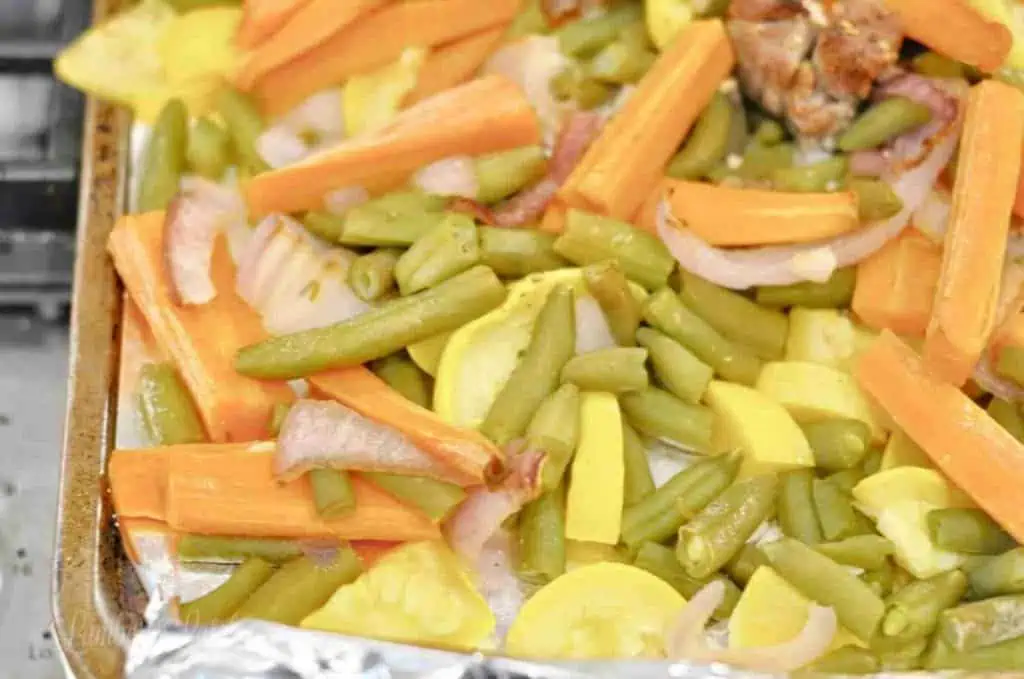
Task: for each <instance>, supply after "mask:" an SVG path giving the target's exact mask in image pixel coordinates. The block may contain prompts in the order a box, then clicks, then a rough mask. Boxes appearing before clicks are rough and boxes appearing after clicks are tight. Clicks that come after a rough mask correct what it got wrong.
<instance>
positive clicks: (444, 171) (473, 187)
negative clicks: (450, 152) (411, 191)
mask: <svg viewBox="0 0 1024 679" xmlns="http://www.w3.org/2000/svg"><path fill="white" fill-rule="evenodd" d="M412 183H413V184H414V185H415V186H416V187H418V188H419V189H420V190H422V191H423V192H424V193H429V194H432V195H435V196H456V197H460V198H476V196H477V194H478V193H479V192H480V182H479V181H477V177H476V167H475V166H474V164H473V159H472V158H470V157H469V156H452V157H451V158H442V159H441V160H438V161H435V162H433V163H431V164H430V165H427V166H426V167H424V168H423V169H421V170H419V171H418V172H417V173H416V174H415V175H413V178H412Z"/></svg>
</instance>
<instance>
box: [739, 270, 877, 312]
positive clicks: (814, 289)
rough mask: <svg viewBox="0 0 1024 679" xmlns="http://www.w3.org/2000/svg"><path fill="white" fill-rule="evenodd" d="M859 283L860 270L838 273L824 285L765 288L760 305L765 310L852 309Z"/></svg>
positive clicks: (760, 294)
mask: <svg viewBox="0 0 1024 679" xmlns="http://www.w3.org/2000/svg"><path fill="white" fill-rule="evenodd" d="M856 283H857V268H856V267H852V266H848V267H846V268H843V269H836V271H835V273H833V274H832V277H831V278H829V279H828V280H827V281H825V282H824V283H812V282H810V281H804V282H801V283H793V284H791V285H766V286H762V287H760V288H758V289H757V303H758V304H760V305H762V306H766V307H773V308H778V307H790V306H799V307H807V308H810V309H841V308H843V307H848V306H850V302H851V301H852V300H853V288H854V286H855V285H856Z"/></svg>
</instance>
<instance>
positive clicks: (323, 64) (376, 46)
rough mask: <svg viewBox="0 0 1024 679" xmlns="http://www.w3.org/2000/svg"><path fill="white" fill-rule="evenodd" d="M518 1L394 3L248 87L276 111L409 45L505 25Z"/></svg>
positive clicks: (268, 108) (423, 44)
mask: <svg viewBox="0 0 1024 679" xmlns="http://www.w3.org/2000/svg"><path fill="white" fill-rule="evenodd" d="M519 4H520V0H487V2H481V1H480V0H415V2H393V3H391V4H390V5H387V6H385V7H383V8H381V9H380V10H378V11H376V12H374V13H372V14H370V15H368V16H365V17H363V19H361V20H360V21H357V22H355V23H353V24H352V25H351V26H349V27H348V28H347V29H345V30H343V31H339V32H338V33H336V34H335V35H333V36H332V37H331V38H330V39H328V40H326V41H325V42H323V43H322V44H320V45H318V46H317V47H316V48H314V49H311V50H309V51H307V52H305V53H303V54H302V55H301V56H299V57H297V58H295V59H293V60H291V61H289V62H288V63H286V64H283V65H282V66H281V67H279V68H276V69H274V70H273V71H271V72H269V73H267V74H266V75H265V76H263V77H261V78H260V79H259V80H258V81H257V82H256V83H255V84H254V87H253V88H252V91H253V93H254V94H255V96H256V98H257V100H258V101H259V102H260V106H261V108H262V109H263V112H264V113H265V114H267V115H270V116H276V115H280V114H281V113H284V112H286V111H289V110H291V109H292V108H293V107H294V106H295V105H296V104H299V103H301V102H302V101H303V100H304V99H306V98H307V97H309V96H310V95H312V94H314V93H316V92H318V91H319V90H322V89H324V88H326V87H331V86H334V85H338V84H340V83H342V82H344V81H345V80H347V79H348V78H350V77H351V76H353V75H356V74H357V73H364V72H366V71H369V70H372V69H374V68H377V67H379V66H383V65H384V64H387V63H388V62H390V61H394V60H395V59H397V58H398V57H399V55H401V53H402V50H404V49H405V48H407V47H433V46H434V45H441V44H444V43H447V42H450V41H452V40H457V39H459V38H462V37H464V36H467V35H471V34H473V33H477V32H479V31H483V30H486V29H488V28H494V27H495V26H501V25H505V24H507V23H508V22H509V21H511V20H512V17H514V16H515V14H516V12H517V11H518V10H519ZM247 89H248V88H247Z"/></svg>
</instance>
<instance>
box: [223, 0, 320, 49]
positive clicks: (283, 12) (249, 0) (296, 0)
mask: <svg viewBox="0 0 1024 679" xmlns="http://www.w3.org/2000/svg"><path fill="white" fill-rule="evenodd" d="M307 2H309V0H284V1H283V2H282V0H245V5H244V8H243V10H242V22H241V23H240V24H239V26H238V33H236V34H235V43H236V44H237V45H238V46H239V47H241V48H242V49H246V50H251V49H253V48H254V47H256V46H257V45H259V44H260V43H261V42H263V41H264V40H266V39H267V38H269V37H270V36H272V35H273V34H274V33H276V32H277V30H278V29H279V28H281V27H282V26H284V24H285V22H287V21H288V18H289V17H291V15H292V14H294V13H295V12H297V11H298V10H299V9H300V8H301V7H303V6H304V5H305V4H306V3H307Z"/></svg>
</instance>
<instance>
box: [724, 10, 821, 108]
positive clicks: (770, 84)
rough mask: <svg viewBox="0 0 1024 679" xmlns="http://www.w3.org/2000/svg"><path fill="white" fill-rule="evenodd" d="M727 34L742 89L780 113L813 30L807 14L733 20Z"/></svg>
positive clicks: (809, 44)
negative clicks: (729, 37)
mask: <svg viewBox="0 0 1024 679" xmlns="http://www.w3.org/2000/svg"><path fill="white" fill-rule="evenodd" d="M729 35H730V36H731V38H732V44H733V48H734V49H735V50H736V61H737V64H738V66H739V75H740V80H741V81H742V83H743V88H744V90H746V92H747V94H748V95H750V96H751V97H753V98H754V99H757V100H758V101H759V102H761V105H762V106H764V107H765V109H766V110H768V111H769V112H771V113H774V114H775V115H782V114H783V113H784V112H785V103H786V95H787V92H788V91H789V89H790V88H791V87H792V85H793V80H794V78H795V77H796V72H797V69H798V68H799V66H800V62H801V61H802V60H803V59H804V57H806V56H807V55H808V54H809V53H810V50H811V46H812V45H813V40H814V31H813V29H812V28H811V24H810V22H809V21H808V20H807V17H805V16H795V17H793V18H792V19H785V20H782V21H764V22H757V21H745V20H741V19H733V20H732V21H730V22H729Z"/></svg>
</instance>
